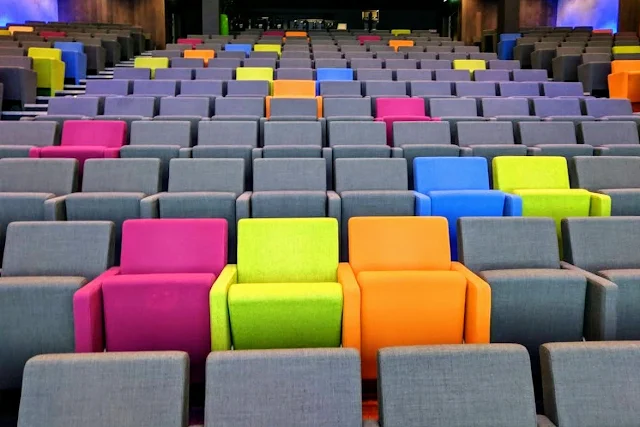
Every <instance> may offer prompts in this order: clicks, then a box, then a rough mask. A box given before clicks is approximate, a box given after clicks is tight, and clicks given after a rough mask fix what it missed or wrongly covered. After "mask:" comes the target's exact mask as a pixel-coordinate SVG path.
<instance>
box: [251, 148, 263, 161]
mask: <svg viewBox="0 0 640 427" xmlns="http://www.w3.org/2000/svg"><path fill="white" fill-rule="evenodd" d="M261 158H262V148H252V149H251V164H253V161H254V160H255V159H261Z"/></svg>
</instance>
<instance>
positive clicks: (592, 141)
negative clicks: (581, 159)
mask: <svg viewBox="0 0 640 427" xmlns="http://www.w3.org/2000/svg"><path fill="white" fill-rule="evenodd" d="M578 136H579V138H580V142H582V143H583V144H589V145H593V146H601V145H604V146H607V145H610V144H615V145H622V144H631V145H638V144H640V140H639V139H638V126H637V125H636V123H635V122H633V121H626V122H622V121H598V122H589V121H585V122H582V123H579V124H578Z"/></svg>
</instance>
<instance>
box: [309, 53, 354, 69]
mask: <svg viewBox="0 0 640 427" xmlns="http://www.w3.org/2000/svg"><path fill="white" fill-rule="evenodd" d="M314 57H315V63H316V69H318V68H347V60H346V59H342V58H324V57H319V53H318V52H314Z"/></svg>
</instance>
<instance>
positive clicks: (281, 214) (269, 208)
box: [251, 191, 327, 218]
mask: <svg viewBox="0 0 640 427" xmlns="http://www.w3.org/2000/svg"><path fill="white" fill-rule="evenodd" d="M251 216H252V217H253V218H308V217H324V216H327V193H326V192H324V191H256V192H254V193H253V194H252V196H251Z"/></svg>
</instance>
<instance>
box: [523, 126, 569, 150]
mask: <svg viewBox="0 0 640 427" xmlns="http://www.w3.org/2000/svg"><path fill="white" fill-rule="evenodd" d="M516 126H518V136H519V142H520V143H521V144H523V145H527V146H529V147H533V146H536V145H541V144H577V143H578V141H577V139H576V132H575V125H574V124H573V122H555V121H554V122H546V121H543V122H519V123H518V124H517V125H516Z"/></svg>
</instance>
